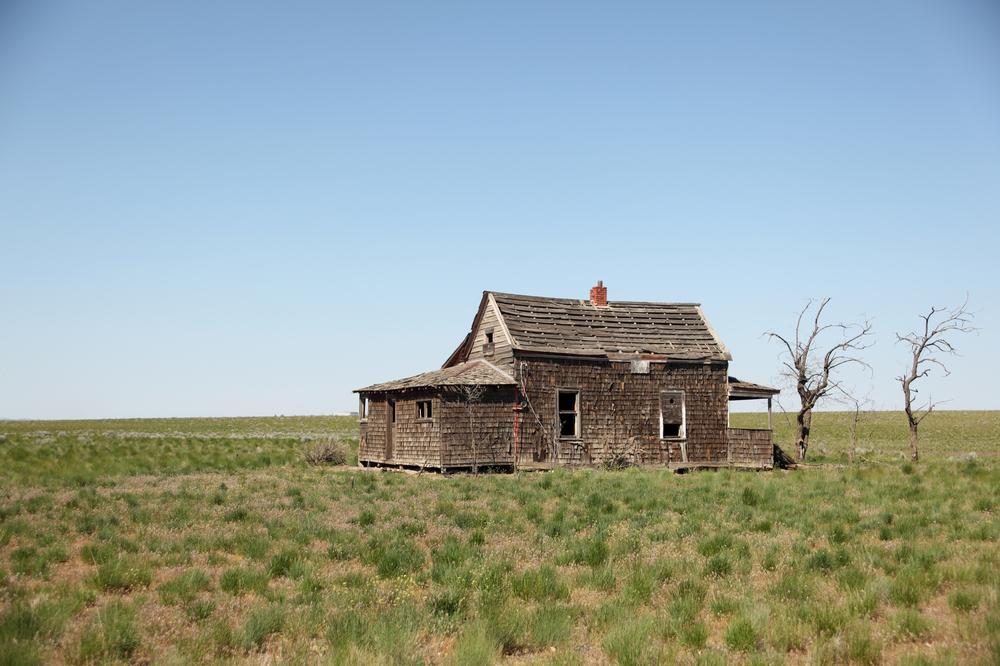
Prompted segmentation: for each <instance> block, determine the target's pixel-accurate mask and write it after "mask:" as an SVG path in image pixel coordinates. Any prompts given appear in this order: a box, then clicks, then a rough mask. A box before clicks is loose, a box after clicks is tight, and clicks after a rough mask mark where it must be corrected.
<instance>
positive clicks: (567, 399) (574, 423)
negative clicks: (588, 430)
mask: <svg viewBox="0 0 1000 666" xmlns="http://www.w3.org/2000/svg"><path fill="white" fill-rule="evenodd" d="M557 403H558V410H559V437H561V438H564V439H574V438H578V437H579V436H580V392H579V391H563V390H560V391H558V392H557Z"/></svg>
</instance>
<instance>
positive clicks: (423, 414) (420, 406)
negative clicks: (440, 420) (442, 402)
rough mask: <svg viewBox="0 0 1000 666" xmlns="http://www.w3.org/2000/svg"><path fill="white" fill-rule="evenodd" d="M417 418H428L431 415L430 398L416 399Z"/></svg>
mask: <svg viewBox="0 0 1000 666" xmlns="http://www.w3.org/2000/svg"><path fill="white" fill-rule="evenodd" d="M417 418H418V419H429V418H432V416H431V401H430V400H418V401H417Z"/></svg>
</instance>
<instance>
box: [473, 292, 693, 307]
mask: <svg viewBox="0 0 1000 666" xmlns="http://www.w3.org/2000/svg"><path fill="white" fill-rule="evenodd" d="M484 293H487V294H493V295H494V296H510V297H512V298H533V299H536V300H542V301H562V302H564V303H578V304H582V305H587V304H589V303H590V301H589V300H588V299H586V298H565V297H562V296H535V295H532V294H513V293H510V292H506V291H493V290H490V289H487V290H486V291H485V292H484ZM612 304H620V305H689V306H692V307H697V306H699V305H701V303H696V302H694V301H611V300H609V301H608V305H612Z"/></svg>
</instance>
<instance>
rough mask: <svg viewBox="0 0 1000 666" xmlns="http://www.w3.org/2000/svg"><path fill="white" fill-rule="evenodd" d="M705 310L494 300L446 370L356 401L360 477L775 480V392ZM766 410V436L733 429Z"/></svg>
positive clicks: (597, 298) (596, 300) (487, 296)
mask: <svg viewBox="0 0 1000 666" xmlns="http://www.w3.org/2000/svg"><path fill="white" fill-rule="evenodd" d="M730 360H732V357H731V355H730V353H729V351H728V350H727V349H726V346H725V345H724V344H723V343H722V340H720V339H719V337H718V336H717V335H716V333H715V331H714V330H713V329H712V327H711V326H710V325H709V323H708V321H707V320H706V319H705V315H704V314H703V313H702V310H701V307H700V306H699V305H697V304H695V303H640V302H630V301H609V300H608V299H607V289H606V288H605V287H604V285H603V284H602V283H601V282H598V283H597V285H596V286H595V287H593V288H592V289H591V290H590V298H589V299H586V300H583V299H569V298H542V297H536V296H518V295H514V294H503V293H499V292H492V291H487V292H484V293H483V298H482V300H481V301H480V303H479V309H478V310H477V312H476V316H475V318H474V319H473V322H472V329H471V331H470V332H469V333H468V335H466V337H465V339H464V340H463V341H462V343H461V344H460V345H459V346H458V348H457V349H456V350H455V351H454V352H453V353H452V354H451V356H449V357H448V359H447V360H446V361H445V363H444V365H443V366H442V367H441V369H439V370H434V371H432V372H427V373H424V374H420V375H416V376H414V377H407V378H406V379H399V380H396V381H391V382H386V383H382V384H374V385H372V386H366V387H365V388H362V389H358V390H357V391H355V392H356V393H358V394H359V398H360V404H359V416H360V420H361V441H360V450H359V454H358V457H359V461H360V464H362V465H365V466H375V465H384V466H401V467H419V468H422V469H423V468H426V469H436V470H441V471H447V470H458V469H469V468H473V467H476V468H486V467H488V468H508V469H509V468H512V467H513V468H546V467H554V466H558V465H599V464H605V465H627V464H639V465H666V466H669V467H671V468H675V469H684V468H691V467H721V466H738V467H752V468H765V469H766V468H770V467H772V466H773V464H774V447H773V444H772V438H771V429H770V425H771V398H772V396H773V395H775V394H776V393H778V390H777V389H773V388H770V387H767V386H761V385H759V384H752V383H750V382H743V381H739V380H737V379H735V378H733V377H730V376H729V362H730ZM751 399H758V400H766V401H767V408H768V429H766V430H765V429H761V430H754V429H748V428H730V427H729V402H730V401H734V400H751Z"/></svg>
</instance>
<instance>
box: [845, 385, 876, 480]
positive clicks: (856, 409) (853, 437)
mask: <svg viewBox="0 0 1000 666" xmlns="http://www.w3.org/2000/svg"><path fill="white" fill-rule="evenodd" d="M844 399H845V402H846V403H847V405H848V409H849V411H848V415H847V418H848V420H847V434H848V436H849V438H850V445H851V446H850V449H848V451H847V461H848V462H850V463H852V464H853V463H854V455H855V453H856V452H857V450H858V444H860V443H861V439H862V437H863V436H864V425H865V423H866V422H868V421H869V417H870V416H871V411H872V405H873V404H874V403H873V402H872V399H871V396H870V394H869V395H868V396H865V397H864V398H860V399H859V398H857V397H855V394H854V393H853V392H849V393H847V394H845V396H844Z"/></svg>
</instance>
